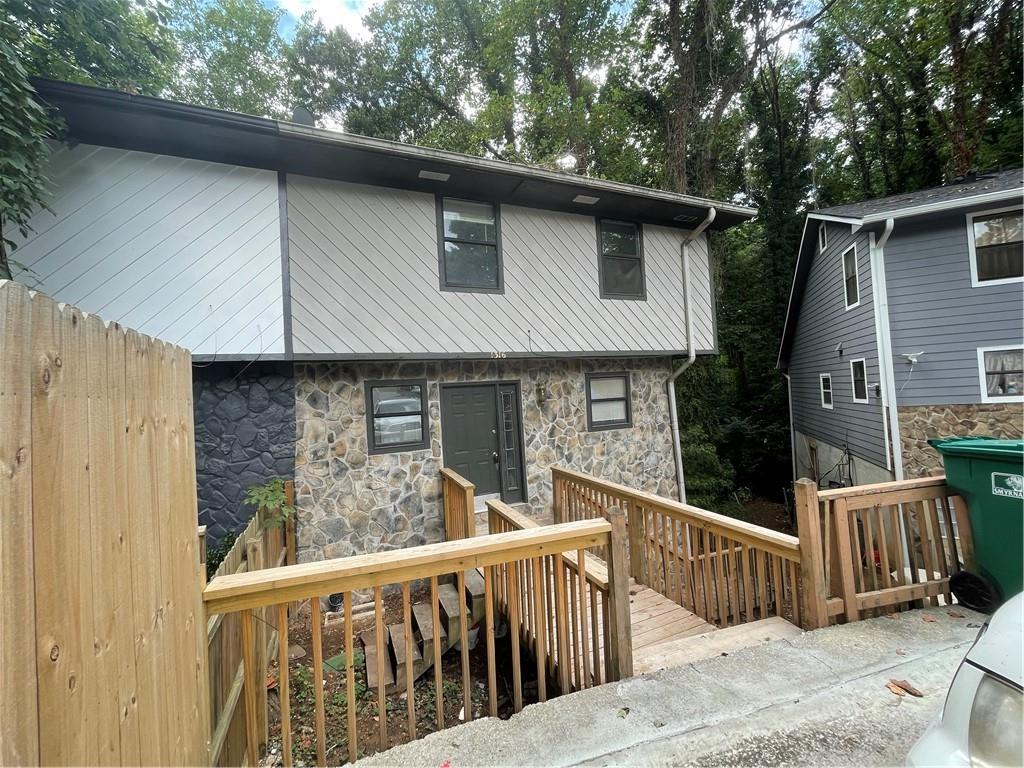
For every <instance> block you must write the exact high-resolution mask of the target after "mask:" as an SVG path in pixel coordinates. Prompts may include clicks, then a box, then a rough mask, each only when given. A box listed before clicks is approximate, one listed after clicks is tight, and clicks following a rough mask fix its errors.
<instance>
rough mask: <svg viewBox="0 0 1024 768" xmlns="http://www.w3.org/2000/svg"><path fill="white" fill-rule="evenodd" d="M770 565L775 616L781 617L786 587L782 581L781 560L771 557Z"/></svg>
mask: <svg viewBox="0 0 1024 768" xmlns="http://www.w3.org/2000/svg"><path fill="white" fill-rule="evenodd" d="M771 563H772V581H773V582H774V583H775V615H776V616H782V609H783V602H784V601H785V597H786V585H785V584H784V583H783V581H782V558H781V557H779V556H778V555H773V556H772V557H771Z"/></svg>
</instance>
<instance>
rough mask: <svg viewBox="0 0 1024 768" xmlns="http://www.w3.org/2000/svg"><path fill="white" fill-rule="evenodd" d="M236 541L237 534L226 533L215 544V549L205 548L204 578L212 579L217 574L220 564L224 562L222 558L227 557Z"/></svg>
mask: <svg viewBox="0 0 1024 768" xmlns="http://www.w3.org/2000/svg"><path fill="white" fill-rule="evenodd" d="M237 540H238V532H237V531H236V532H235V533H228V534H226V535H225V536H224V538H222V539H221V540H220V541H218V542H217V545H216V546H215V547H207V549H206V578H207V579H212V578H213V575H214V574H215V573H216V572H217V569H218V568H219V567H220V564H221V563H223V562H224V558H225V557H227V556H228V552H230V551H231V548H232V547H233V546H234V545H235V542H236V541H237Z"/></svg>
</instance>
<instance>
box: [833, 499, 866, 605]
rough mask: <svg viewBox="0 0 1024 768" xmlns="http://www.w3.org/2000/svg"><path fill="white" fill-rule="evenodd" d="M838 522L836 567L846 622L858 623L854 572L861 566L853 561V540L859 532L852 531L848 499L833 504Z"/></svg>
mask: <svg viewBox="0 0 1024 768" xmlns="http://www.w3.org/2000/svg"><path fill="white" fill-rule="evenodd" d="M833 509H834V511H835V522H836V557H837V562H836V565H837V566H838V567H839V576H840V579H841V581H842V588H843V594H842V597H843V612H844V613H845V621H848V622H849V621H857V620H858V619H859V618H860V611H859V610H858V608H857V583H856V581H855V576H854V572H855V570H857V569H858V568H859V564H858V563H855V562H854V560H853V547H852V546H851V538H854V537H856V535H857V532H856V531H855V530H853V531H851V530H850V528H851V526H850V523H851V517H850V513H849V511H847V508H846V499H844V498H839V499H836V500H835V502H834V503H833Z"/></svg>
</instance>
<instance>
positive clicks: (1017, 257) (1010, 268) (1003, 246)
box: [971, 210, 1024, 283]
mask: <svg viewBox="0 0 1024 768" xmlns="http://www.w3.org/2000/svg"><path fill="white" fill-rule="evenodd" d="M971 223H972V226H973V229H974V231H973V233H972V234H973V237H974V241H973V244H974V261H975V264H974V269H975V280H976V282H979V283H988V282H993V281H996V280H1015V279H1019V278H1020V277H1022V276H1024V212H1022V211H1019V210H1017V211H1002V212H999V213H986V214H976V215H974V216H972V217H971Z"/></svg>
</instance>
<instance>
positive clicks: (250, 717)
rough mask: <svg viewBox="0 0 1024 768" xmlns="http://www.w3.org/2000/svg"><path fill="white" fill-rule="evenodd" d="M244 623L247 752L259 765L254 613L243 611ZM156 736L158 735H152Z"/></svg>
mask: <svg viewBox="0 0 1024 768" xmlns="http://www.w3.org/2000/svg"><path fill="white" fill-rule="evenodd" d="M241 623H242V664H243V667H244V673H243V674H244V678H243V679H244V682H243V690H244V691H245V750H246V757H247V759H248V762H249V765H251V766H255V765H259V735H258V733H257V730H258V725H257V720H256V686H257V685H258V684H259V680H258V679H257V678H258V674H257V669H256V639H255V637H254V633H253V627H252V611H251V610H249V609H246V610H244V611H241ZM151 736H156V734H151Z"/></svg>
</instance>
